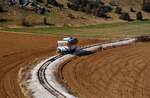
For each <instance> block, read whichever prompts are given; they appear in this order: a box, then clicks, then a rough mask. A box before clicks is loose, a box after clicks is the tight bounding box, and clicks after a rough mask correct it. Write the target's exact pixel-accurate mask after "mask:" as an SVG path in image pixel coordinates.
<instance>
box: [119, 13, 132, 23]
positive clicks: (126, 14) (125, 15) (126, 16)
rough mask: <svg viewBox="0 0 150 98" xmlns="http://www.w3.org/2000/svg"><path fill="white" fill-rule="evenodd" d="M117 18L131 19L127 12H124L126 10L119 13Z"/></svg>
mask: <svg viewBox="0 0 150 98" xmlns="http://www.w3.org/2000/svg"><path fill="white" fill-rule="evenodd" d="M119 18H120V19H122V20H128V21H130V20H131V18H130V15H129V13H126V12H124V13H121V15H120V17H119Z"/></svg>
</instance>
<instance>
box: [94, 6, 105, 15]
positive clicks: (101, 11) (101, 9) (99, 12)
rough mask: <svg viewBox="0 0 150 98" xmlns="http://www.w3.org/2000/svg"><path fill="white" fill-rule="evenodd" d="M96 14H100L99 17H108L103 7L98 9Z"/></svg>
mask: <svg viewBox="0 0 150 98" xmlns="http://www.w3.org/2000/svg"><path fill="white" fill-rule="evenodd" d="M96 16H98V17H106V13H105V10H104V9H103V8H99V9H97V11H96Z"/></svg>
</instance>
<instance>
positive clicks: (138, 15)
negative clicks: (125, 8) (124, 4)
mask: <svg viewBox="0 0 150 98" xmlns="http://www.w3.org/2000/svg"><path fill="white" fill-rule="evenodd" d="M136 19H137V20H143V15H142V12H138V13H137V14H136Z"/></svg>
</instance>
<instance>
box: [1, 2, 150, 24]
mask: <svg viewBox="0 0 150 98" xmlns="http://www.w3.org/2000/svg"><path fill="white" fill-rule="evenodd" d="M10 1H13V2H11V3H10V2H9V3H8V2H4V1H2V0H1V1H0V26H8V27H9V26H10V27H12V25H13V26H18V25H19V26H20V25H22V24H27V26H32V25H51V26H81V25H94V24H101V23H102V24H103V23H112V22H119V21H122V20H121V19H119V17H120V15H119V14H116V13H115V10H116V9H115V8H116V7H121V9H122V12H127V13H129V15H130V17H131V19H136V13H137V12H139V11H141V12H142V15H143V17H144V19H149V17H150V14H149V13H147V12H144V11H142V4H143V2H142V1H141V0H132V1H130V0H102V1H99V0H73V1H72V0H56V1H55V0H48V2H46V0H36V2H33V1H32V0H29V1H30V2H29V1H28V2H29V3H23V4H20V3H18V2H19V0H10ZM20 1H21V0H20ZM22 1H24V2H27V0H22ZM52 1H55V2H52ZM77 1H79V2H77ZM81 1H82V2H81ZM87 1H88V2H87ZM97 1H99V3H95V2H97ZM56 2H57V3H56ZM68 2H69V3H70V4H72V5H71V6H70V7H69V6H68ZM93 2H94V3H93ZM110 4H115V6H114V5H113V6H112V5H110ZM131 8H132V9H133V10H134V11H135V12H131ZM2 10H4V11H2Z"/></svg>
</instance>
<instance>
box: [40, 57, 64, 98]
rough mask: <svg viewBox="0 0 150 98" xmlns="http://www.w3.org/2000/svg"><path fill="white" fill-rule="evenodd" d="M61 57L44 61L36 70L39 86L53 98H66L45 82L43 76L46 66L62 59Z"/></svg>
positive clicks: (45, 79)
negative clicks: (53, 97)
mask: <svg viewBox="0 0 150 98" xmlns="http://www.w3.org/2000/svg"><path fill="white" fill-rule="evenodd" d="M62 56H63V55H56V56H54V57H52V58H51V59H49V60H48V61H46V62H45V63H44V64H43V65H42V66H41V67H40V68H39V70H38V73H37V76H38V79H39V81H40V84H41V85H42V86H43V87H44V88H45V89H46V90H47V91H48V92H49V93H51V94H52V95H53V96H55V97H56V98H67V97H66V96H64V95H63V94H62V93H61V92H59V91H58V90H56V89H55V88H54V87H53V86H52V85H51V84H50V83H49V82H48V80H47V78H46V76H45V71H46V69H47V67H48V65H49V64H50V63H52V62H53V61H55V60H56V59H58V58H60V57H62Z"/></svg>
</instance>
